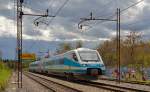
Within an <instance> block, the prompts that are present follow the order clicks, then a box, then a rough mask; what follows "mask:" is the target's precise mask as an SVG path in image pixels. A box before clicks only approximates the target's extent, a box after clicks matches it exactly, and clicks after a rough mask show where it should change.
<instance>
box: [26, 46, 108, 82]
mask: <svg viewBox="0 0 150 92" xmlns="http://www.w3.org/2000/svg"><path fill="white" fill-rule="evenodd" d="M29 71H30V72H36V73H45V74H56V75H60V76H66V77H76V78H82V79H97V78H98V76H100V75H104V74H105V71H106V69H105V65H104V62H103V60H102V58H101V56H100V54H99V53H98V51H97V50H93V49H89V48H78V49H74V50H70V51H67V52H65V53H63V54H59V55H55V56H52V57H49V58H44V59H41V60H40V61H35V62H32V63H31V64H29Z"/></svg>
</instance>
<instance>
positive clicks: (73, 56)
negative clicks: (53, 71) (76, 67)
mask: <svg viewBox="0 0 150 92" xmlns="http://www.w3.org/2000/svg"><path fill="white" fill-rule="evenodd" d="M72 59H74V60H75V61H78V58H77V55H76V54H75V53H72Z"/></svg>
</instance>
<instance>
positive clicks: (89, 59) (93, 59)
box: [77, 49, 105, 76]
mask: <svg viewBox="0 0 150 92" xmlns="http://www.w3.org/2000/svg"><path fill="white" fill-rule="evenodd" d="M77 53H78V57H79V62H80V64H81V67H82V69H83V71H85V72H86V75H87V76H99V75H104V74H105V65H104V63H103V61H102V59H101V56H100V55H99V53H98V52H97V51H96V50H88V49H86V50H85V49H81V50H78V51H77Z"/></svg>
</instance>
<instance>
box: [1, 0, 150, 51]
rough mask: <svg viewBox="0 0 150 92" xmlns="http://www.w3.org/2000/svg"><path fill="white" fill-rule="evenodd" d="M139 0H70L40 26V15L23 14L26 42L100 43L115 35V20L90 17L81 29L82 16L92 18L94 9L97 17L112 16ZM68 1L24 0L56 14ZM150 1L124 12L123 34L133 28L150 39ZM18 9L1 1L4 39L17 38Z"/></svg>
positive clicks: (27, 8) (35, 9) (32, 9)
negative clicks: (97, 19) (93, 19)
mask: <svg viewBox="0 0 150 92" xmlns="http://www.w3.org/2000/svg"><path fill="white" fill-rule="evenodd" d="M15 1H16V0H15ZM137 1H139V0H69V2H68V3H67V4H66V5H65V6H64V7H63V8H62V10H61V11H60V12H59V14H58V15H57V17H55V18H54V20H53V21H52V22H51V23H50V24H49V26H46V25H44V24H42V23H41V24H40V25H39V26H38V27H37V26H35V25H34V24H33V21H34V20H35V19H36V18H38V17H32V16H23V39H24V40H26V41H27V42H25V43H24V46H25V48H26V47H28V46H27V44H30V43H32V42H36V41H37V42H39V44H37V47H38V46H41V45H40V44H44V45H45V47H44V46H43V47H42V48H48V46H49V44H45V43H48V42H53V43H55V42H56V43H57V42H63V41H69V42H75V41H78V40H82V41H84V42H88V43H90V42H91V43H96V42H99V41H100V42H102V41H104V40H109V39H110V38H111V37H114V36H115V32H116V24H115V23H113V22H102V23H101V21H89V22H84V24H85V25H87V26H86V27H84V28H85V30H79V29H78V23H79V21H80V18H85V17H86V18H90V12H92V13H93V16H94V17H96V18H109V17H110V16H112V15H114V14H115V13H116V8H120V9H121V10H123V9H125V8H127V7H128V6H130V5H132V4H134V3H135V2H137ZM41 2H42V3H41ZM64 2H65V0H24V3H23V12H24V13H30V14H31V13H34V14H44V13H45V10H46V9H47V8H48V9H49V14H50V15H55V13H56V12H57V10H58V9H59V8H60V7H61V5H62V4H63V3H64ZM149 4H150V0H144V1H143V2H141V3H140V4H138V5H136V6H134V7H132V8H130V9H128V10H126V11H124V12H122V14H121V30H122V35H124V34H126V33H128V32H130V31H138V32H143V33H144V34H146V35H143V36H145V38H147V39H149V37H150V36H149V35H150V32H149V29H150V27H149V24H150V23H149V21H148V20H149V18H150V17H149V16H150V6H149ZM14 9H15V8H14V1H13V0H1V1H0V37H1V38H2V39H3V38H5V39H6V38H7V41H8V42H9V41H10V42H11V41H12V40H11V39H12V38H13V39H15V38H16V29H15V27H16V25H14V23H16V14H15V11H14ZM111 18H116V17H115V16H114V17H111ZM51 19H52V18H50V17H49V18H42V19H41V20H46V23H47V22H49V21H50V20H51ZM99 22H100V23H99ZM95 24H96V25H95ZM88 28H89V29H88ZM42 42H43V43H42ZM44 42H45V43H44ZM2 43H4V42H2ZM55 45H58V44H55ZM15 46H16V44H13V46H12V47H9V48H12V49H11V50H10V51H14V47H15ZM54 47H55V46H54ZM89 47H92V45H89ZM93 47H95V46H93ZM2 49H4V48H2ZM5 49H6V47H5ZM33 51H34V50H33ZM8 52H9V51H8Z"/></svg>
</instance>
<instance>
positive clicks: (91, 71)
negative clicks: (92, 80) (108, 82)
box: [87, 68, 99, 76]
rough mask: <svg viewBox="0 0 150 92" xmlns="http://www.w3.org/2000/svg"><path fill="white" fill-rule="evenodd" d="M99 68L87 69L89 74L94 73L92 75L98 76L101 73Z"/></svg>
mask: <svg viewBox="0 0 150 92" xmlns="http://www.w3.org/2000/svg"><path fill="white" fill-rule="evenodd" d="M98 72H99V70H98V69H91V68H90V69H87V75H92V76H96V75H98V74H99V73H98Z"/></svg>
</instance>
